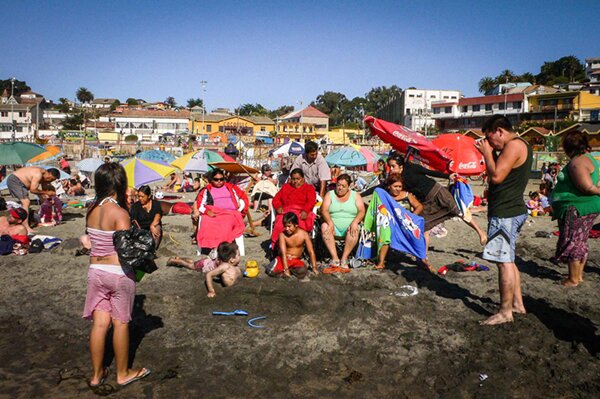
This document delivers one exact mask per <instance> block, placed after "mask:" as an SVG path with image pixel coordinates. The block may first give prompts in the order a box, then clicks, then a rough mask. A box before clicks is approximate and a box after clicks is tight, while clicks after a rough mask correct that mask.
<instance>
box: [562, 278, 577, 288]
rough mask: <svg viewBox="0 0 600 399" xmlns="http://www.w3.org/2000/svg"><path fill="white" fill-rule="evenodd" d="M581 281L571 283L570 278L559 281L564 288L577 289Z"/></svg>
mask: <svg viewBox="0 0 600 399" xmlns="http://www.w3.org/2000/svg"><path fill="white" fill-rule="evenodd" d="M581 281H583V280H580V281H573V280H571V279H570V278H568V279H566V280H563V281H561V282H560V285H562V286H564V287H577V286H578V285H579V283H580V282H581Z"/></svg>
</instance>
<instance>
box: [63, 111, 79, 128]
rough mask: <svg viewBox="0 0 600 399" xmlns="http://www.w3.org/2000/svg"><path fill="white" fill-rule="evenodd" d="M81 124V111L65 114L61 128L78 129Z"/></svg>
mask: <svg viewBox="0 0 600 399" xmlns="http://www.w3.org/2000/svg"><path fill="white" fill-rule="evenodd" d="M82 126H83V112H75V113H74V114H71V115H67V117H66V118H65V119H64V120H63V130H80V129H81V127H82Z"/></svg>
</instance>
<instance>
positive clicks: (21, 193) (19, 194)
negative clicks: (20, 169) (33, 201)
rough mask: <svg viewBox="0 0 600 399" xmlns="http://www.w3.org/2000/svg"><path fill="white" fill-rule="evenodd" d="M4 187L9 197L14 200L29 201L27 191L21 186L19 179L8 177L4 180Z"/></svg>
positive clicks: (23, 185) (13, 176)
mask: <svg viewBox="0 0 600 399" xmlns="http://www.w3.org/2000/svg"><path fill="white" fill-rule="evenodd" d="M6 187H7V188H8V192H9V193H10V195H12V196H13V197H15V198H16V199H19V200H21V199H24V198H27V199H29V189H28V188H27V187H26V186H25V184H23V182H22V181H21V179H19V178H18V177H17V176H15V175H10V176H8V177H7V178H6Z"/></svg>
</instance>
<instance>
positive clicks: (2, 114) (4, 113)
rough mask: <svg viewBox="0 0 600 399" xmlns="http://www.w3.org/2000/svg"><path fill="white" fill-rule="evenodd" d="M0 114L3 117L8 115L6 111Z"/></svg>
mask: <svg viewBox="0 0 600 399" xmlns="http://www.w3.org/2000/svg"><path fill="white" fill-rule="evenodd" d="M0 116H1V117H3V118H6V117H7V116H8V111H2V112H0Z"/></svg>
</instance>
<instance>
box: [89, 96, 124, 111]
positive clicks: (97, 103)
mask: <svg viewBox="0 0 600 399" xmlns="http://www.w3.org/2000/svg"><path fill="white" fill-rule="evenodd" d="M115 101H119V100H118V99H116V98H95V99H94V100H93V101H92V102H91V103H84V104H82V105H81V106H82V107H87V108H93V109H99V110H110V107H112V105H113V104H114V103H115Z"/></svg>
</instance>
